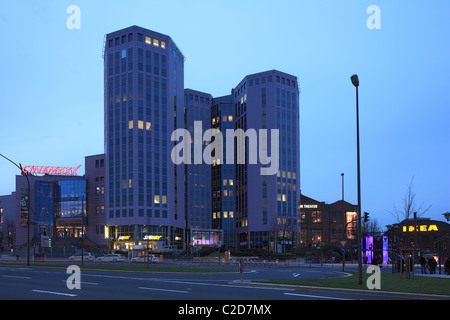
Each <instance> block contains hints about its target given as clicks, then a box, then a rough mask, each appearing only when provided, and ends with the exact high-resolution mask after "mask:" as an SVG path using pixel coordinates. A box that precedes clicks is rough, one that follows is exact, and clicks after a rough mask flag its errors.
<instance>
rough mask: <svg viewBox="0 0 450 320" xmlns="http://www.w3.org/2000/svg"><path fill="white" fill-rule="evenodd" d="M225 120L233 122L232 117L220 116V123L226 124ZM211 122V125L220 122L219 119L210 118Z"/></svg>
mask: <svg viewBox="0 0 450 320" xmlns="http://www.w3.org/2000/svg"><path fill="white" fill-rule="evenodd" d="M227 120H228V121H229V122H232V121H233V116H226V115H224V116H222V121H223V122H226V121H227ZM211 122H212V124H216V123H219V122H220V117H215V118H212V120H211Z"/></svg>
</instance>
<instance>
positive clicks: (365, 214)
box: [364, 212, 369, 223]
mask: <svg viewBox="0 0 450 320" xmlns="http://www.w3.org/2000/svg"><path fill="white" fill-rule="evenodd" d="M367 221H369V213H368V212H364V223H366V222H367Z"/></svg>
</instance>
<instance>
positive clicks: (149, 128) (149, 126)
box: [145, 122, 152, 131]
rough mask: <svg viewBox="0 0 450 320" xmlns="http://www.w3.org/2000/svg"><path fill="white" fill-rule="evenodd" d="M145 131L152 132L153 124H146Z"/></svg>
mask: <svg viewBox="0 0 450 320" xmlns="http://www.w3.org/2000/svg"><path fill="white" fill-rule="evenodd" d="M145 129H146V130H148V131H150V130H152V123H151V122H146V123H145Z"/></svg>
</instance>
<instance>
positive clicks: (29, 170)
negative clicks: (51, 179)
mask: <svg viewBox="0 0 450 320" xmlns="http://www.w3.org/2000/svg"><path fill="white" fill-rule="evenodd" d="M80 167H81V165H79V166H78V167H76V168H74V167H50V166H28V165H27V166H25V167H23V168H22V172H23V173H24V174H48V175H62V176H77V175H78V174H77V170H78V169H80Z"/></svg>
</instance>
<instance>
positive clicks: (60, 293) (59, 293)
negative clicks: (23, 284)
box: [31, 290, 78, 297]
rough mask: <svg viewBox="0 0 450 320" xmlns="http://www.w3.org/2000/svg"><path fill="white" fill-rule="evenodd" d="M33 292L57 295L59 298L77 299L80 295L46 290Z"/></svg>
mask: <svg viewBox="0 0 450 320" xmlns="http://www.w3.org/2000/svg"><path fill="white" fill-rule="evenodd" d="M31 291H33V292H37V293H49V294H56V295H58V296H68V297H76V296H78V295H76V294H71V293H62V292H54V291H45V290H31Z"/></svg>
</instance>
